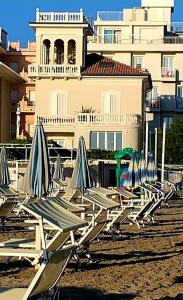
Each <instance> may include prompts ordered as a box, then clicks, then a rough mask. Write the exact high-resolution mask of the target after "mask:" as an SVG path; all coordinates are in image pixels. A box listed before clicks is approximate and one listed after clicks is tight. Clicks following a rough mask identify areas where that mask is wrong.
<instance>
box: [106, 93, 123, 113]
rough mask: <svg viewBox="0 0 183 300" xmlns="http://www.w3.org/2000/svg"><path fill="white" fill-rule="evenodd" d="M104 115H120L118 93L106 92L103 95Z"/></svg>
mask: <svg viewBox="0 0 183 300" xmlns="http://www.w3.org/2000/svg"><path fill="white" fill-rule="evenodd" d="M103 112H104V114H119V113H120V93H119V92H116V91H108V92H105V93H104V101H103Z"/></svg>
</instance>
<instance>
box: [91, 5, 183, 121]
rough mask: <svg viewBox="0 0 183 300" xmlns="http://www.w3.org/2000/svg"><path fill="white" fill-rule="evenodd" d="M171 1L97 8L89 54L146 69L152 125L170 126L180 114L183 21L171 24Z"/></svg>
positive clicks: (147, 111)
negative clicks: (149, 82) (149, 83)
mask: <svg viewBox="0 0 183 300" xmlns="http://www.w3.org/2000/svg"><path fill="white" fill-rule="evenodd" d="M173 12H174V0H161V1H158V0H141V7H140V8H132V9H123V11H117V12H116V11H99V12H97V19H96V21H95V22H94V24H95V35H93V36H92V37H89V39H88V53H93V52H96V53H98V54H101V55H104V56H107V57H110V58H112V59H114V60H117V61H119V62H123V63H125V64H127V65H131V66H133V67H136V68H138V69H142V70H149V72H150V73H151V76H152V80H153V89H152V91H150V92H149V93H148V94H147V97H146V113H147V120H149V116H150V115H152V114H153V121H151V122H150V125H151V127H158V126H161V125H162V123H163V121H166V122H167V125H168V126H171V122H172V119H173V117H174V116H180V117H182V115H183V64H182V59H183V23H173V22H172V14H173Z"/></svg>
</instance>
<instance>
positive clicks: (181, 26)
mask: <svg viewBox="0 0 183 300" xmlns="http://www.w3.org/2000/svg"><path fill="white" fill-rule="evenodd" d="M171 30H172V31H173V32H183V22H172V24H171Z"/></svg>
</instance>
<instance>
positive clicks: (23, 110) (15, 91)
mask: <svg viewBox="0 0 183 300" xmlns="http://www.w3.org/2000/svg"><path fill="white" fill-rule="evenodd" d="M35 56H36V45H35V43H34V42H31V43H30V42H28V45H27V47H26V48H21V47H20V43H19V42H11V43H10V42H9V43H8V45H7V51H6V52H5V53H4V55H2V57H1V61H2V62H3V63H4V64H5V65H7V66H8V67H9V68H10V69H11V70H13V71H14V72H15V73H16V74H19V75H20V76H21V77H22V78H24V81H23V82H22V83H18V84H16V85H13V86H12V87H11V96H10V98H11V138H12V139H13V138H16V137H17V138H27V137H29V132H30V126H31V125H32V124H34V114H35V83H34V81H33V80H32V79H29V78H28V65H29V64H30V63H33V62H34V61H35Z"/></svg>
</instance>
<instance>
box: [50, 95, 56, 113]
mask: <svg viewBox="0 0 183 300" xmlns="http://www.w3.org/2000/svg"><path fill="white" fill-rule="evenodd" d="M49 109H50V115H52V116H56V115H57V92H51V94H50V101H49Z"/></svg>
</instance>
